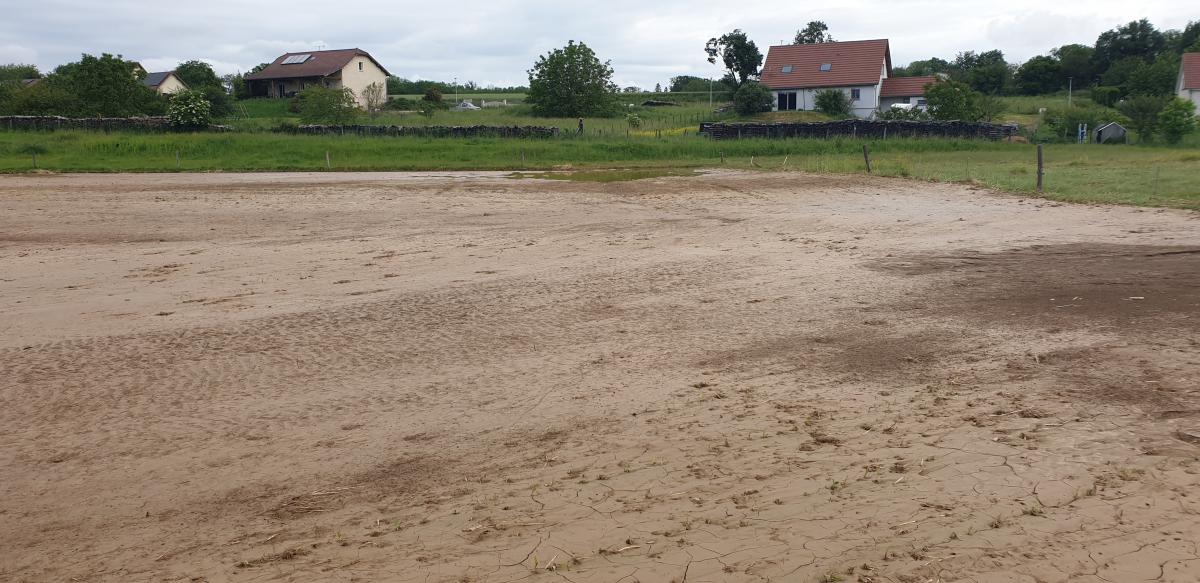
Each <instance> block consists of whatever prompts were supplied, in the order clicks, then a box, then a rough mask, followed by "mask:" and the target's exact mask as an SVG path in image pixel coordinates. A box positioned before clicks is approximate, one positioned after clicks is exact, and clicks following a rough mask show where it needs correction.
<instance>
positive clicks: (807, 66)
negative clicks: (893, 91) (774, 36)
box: [762, 39, 892, 89]
mask: <svg viewBox="0 0 1200 583" xmlns="http://www.w3.org/2000/svg"><path fill="white" fill-rule="evenodd" d="M823 64H829V65H830V68H829V70H828V71H822V70H821V65H823ZM788 66H790V67H791V72H790V73H784V72H783V70H784V67H788ZM884 67H887V71H888V74H889V75H890V74H891V72H892V53H891V51H890V49H889V48H888V41H887V39H878V40H858V41H844V42H832V43H818V44H811V45H778V46H773V47H771V48H770V49H769V50H767V63H766V65H764V66H763V71H762V83H763V85H766V86H767V87H769V88H771V89H808V88H814V87H846V86H849V85H875V84H876V83H879V78H880V76H881V74H882V73H883V69H884Z"/></svg>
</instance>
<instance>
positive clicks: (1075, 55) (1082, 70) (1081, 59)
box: [1050, 44, 1096, 89]
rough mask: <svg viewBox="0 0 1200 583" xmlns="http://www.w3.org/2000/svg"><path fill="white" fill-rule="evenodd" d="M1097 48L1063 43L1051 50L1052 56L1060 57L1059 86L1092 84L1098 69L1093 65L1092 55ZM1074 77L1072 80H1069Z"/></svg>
mask: <svg viewBox="0 0 1200 583" xmlns="http://www.w3.org/2000/svg"><path fill="white" fill-rule="evenodd" d="M1095 53H1096V50H1095V49H1093V48H1092V47H1089V46H1087V45H1078V44H1073V45H1063V46H1061V47H1058V48H1057V49H1054V50H1052V51H1050V56H1052V57H1054V58H1055V59H1058V70H1059V81H1058V88H1059V89H1061V88H1063V87H1066V86H1068V84H1071V83H1073V84H1074V86H1075V87H1085V86H1087V85H1090V84H1091V81H1092V77H1093V76H1094V75H1095V73H1096V71H1095V69H1093V67H1092V56H1093V55H1094V54H1095ZM1068 79H1072V80H1073V81H1072V82H1070V83H1069V82H1068Z"/></svg>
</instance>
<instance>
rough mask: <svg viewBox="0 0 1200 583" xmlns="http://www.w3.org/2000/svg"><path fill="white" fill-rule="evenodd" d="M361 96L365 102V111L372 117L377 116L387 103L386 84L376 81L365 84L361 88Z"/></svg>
mask: <svg viewBox="0 0 1200 583" xmlns="http://www.w3.org/2000/svg"><path fill="white" fill-rule="evenodd" d="M362 98H363V101H365V102H366V105H367V113H368V114H370V116H371V117H373V118H374V117H377V116H378V115H379V112H380V111H382V110H383V106H384V105H385V104H387V99H388V96H387V85H385V84H383V83H380V82H378V81H376V82H375V83H372V84H370V85H367V86H366V87H364V88H363V92H362Z"/></svg>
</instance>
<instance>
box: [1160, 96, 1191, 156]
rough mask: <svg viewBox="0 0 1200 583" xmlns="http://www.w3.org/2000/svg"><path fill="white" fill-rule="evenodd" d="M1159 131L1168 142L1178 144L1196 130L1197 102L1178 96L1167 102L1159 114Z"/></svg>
mask: <svg viewBox="0 0 1200 583" xmlns="http://www.w3.org/2000/svg"><path fill="white" fill-rule="evenodd" d="M1158 131H1159V133H1161V134H1162V136H1163V139H1164V140H1166V141H1167V143H1168V144H1178V143H1179V140H1182V139H1183V137H1184V136H1186V135H1188V134H1190V133H1192V132H1194V131H1196V104H1194V103H1192V102H1191V101H1186V100H1183V99H1179V98H1178V97H1176V98H1174V99H1172V100H1171V101H1169V102H1167V105H1166V106H1165V107H1163V109H1162V111H1161V112H1159V114H1158Z"/></svg>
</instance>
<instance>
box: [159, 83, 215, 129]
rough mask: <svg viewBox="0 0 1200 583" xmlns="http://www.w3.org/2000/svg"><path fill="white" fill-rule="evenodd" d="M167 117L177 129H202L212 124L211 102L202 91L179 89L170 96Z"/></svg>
mask: <svg viewBox="0 0 1200 583" xmlns="http://www.w3.org/2000/svg"><path fill="white" fill-rule="evenodd" d="M167 119H168V120H170V122H171V127H174V128H177V129H190V130H195V129H202V128H207V127H208V126H209V125H210V124H212V104H210V103H209V102H208V99H205V97H204V93H202V92H200V91H195V90H187V91H180V92H179V93H176V94H175V95H173V96H171V103H170V105H168V106H167Z"/></svg>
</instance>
